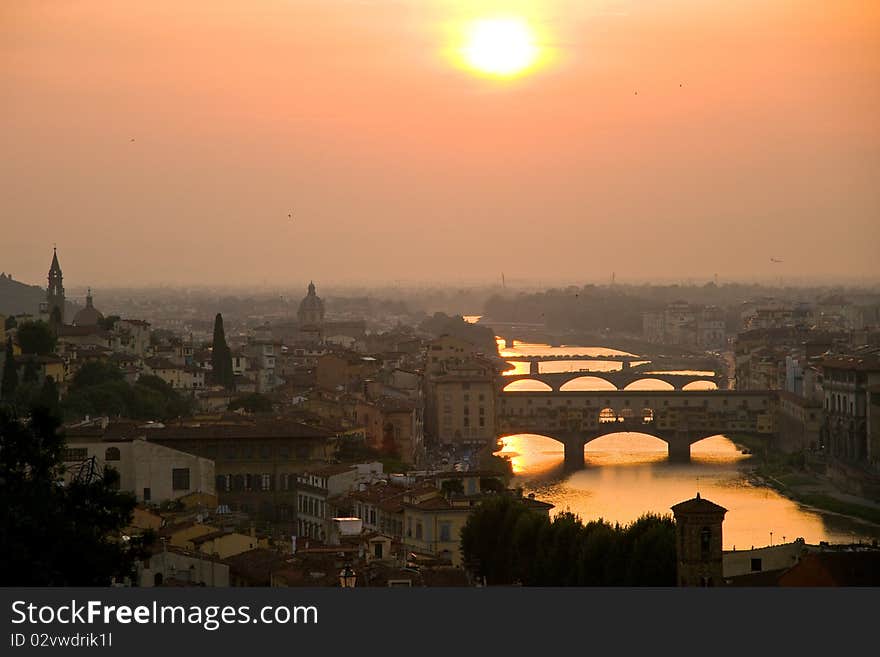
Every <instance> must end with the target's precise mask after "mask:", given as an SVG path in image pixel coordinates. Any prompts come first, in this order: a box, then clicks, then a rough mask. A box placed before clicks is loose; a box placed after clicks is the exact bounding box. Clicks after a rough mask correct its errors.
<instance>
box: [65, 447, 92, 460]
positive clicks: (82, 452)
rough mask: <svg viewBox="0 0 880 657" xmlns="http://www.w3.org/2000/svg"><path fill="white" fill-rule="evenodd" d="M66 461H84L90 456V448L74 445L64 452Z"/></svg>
mask: <svg viewBox="0 0 880 657" xmlns="http://www.w3.org/2000/svg"><path fill="white" fill-rule="evenodd" d="M63 455H64V456H63V458H64V460H65V461H84V460H86V459H87V458H88V457H89V450H87V449H86V448H85V447H72V448H68V449H65V450H64V452H63Z"/></svg>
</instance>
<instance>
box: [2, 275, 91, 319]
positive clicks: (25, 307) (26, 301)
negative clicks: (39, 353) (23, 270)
mask: <svg viewBox="0 0 880 657" xmlns="http://www.w3.org/2000/svg"><path fill="white" fill-rule="evenodd" d="M45 300H46V288H43V287H40V286H39V285H28V284H27V283H22V282H21V281H16V280H14V279H13V278H12V275H11V274H6V273H0V315H6V316H7V317H8V316H10V315H22V314H30V315H37V314H38V313H39V312H40V304H41V303H42V302H43V301H45ZM76 309H77V306H75V305H74V304H71V303H70V302H67V303H66V304H65V308H64V314H65V318H67V317H73V314H74V313H75V312H76ZM68 321H69V320H68Z"/></svg>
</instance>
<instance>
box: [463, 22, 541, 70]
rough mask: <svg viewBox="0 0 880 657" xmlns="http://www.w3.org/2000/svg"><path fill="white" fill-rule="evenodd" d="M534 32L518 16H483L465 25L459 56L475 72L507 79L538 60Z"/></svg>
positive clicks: (538, 49)
mask: <svg viewBox="0 0 880 657" xmlns="http://www.w3.org/2000/svg"><path fill="white" fill-rule="evenodd" d="M539 55H540V48H539V47H538V44H537V40H536V37H535V33H534V31H533V30H532V29H531V28H530V27H529V24H528V23H527V22H526V21H524V20H523V19H521V18H483V19H479V20H475V21H473V22H471V23H469V24H468V25H467V28H466V32H465V40H464V45H463V47H462V49H461V57H462V59H463V61H464V63H465V65H466V66H467V67H468V68H470V69H472V70H474V71H477V72H478V73H482V74H484V75H489V76H493V77H501V78H510V77H515V76H518V75H522V74H523V73H525V72H526V71H528V70H529V69H530V68H532V67H533V66H534V65H535V64H536V63H537V61H538V59H539Z"/></svg>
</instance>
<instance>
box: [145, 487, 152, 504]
mask: <svg viewBox="0 0 880 657" xmlns="http://www.w3.org/2000/svg"><path fill="white" fill-rule="evenodd" d="M151 496H152V491H151V490H150V489H149V488H144V502H149V501H150V497H151Z"/></svg>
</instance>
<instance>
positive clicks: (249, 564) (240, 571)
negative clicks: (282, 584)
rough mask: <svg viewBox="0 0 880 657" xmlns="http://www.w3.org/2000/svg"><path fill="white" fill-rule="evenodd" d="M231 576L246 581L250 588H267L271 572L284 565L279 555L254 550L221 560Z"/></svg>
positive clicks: (269, 551)
mask: <svg viewBox="0 0 880 657" xmlns="http://www.w3.org/2000/svg"><path fill="white" fill-rule="evenodd" d="M223 562H224V563H226V564H227V565H228V566H229V570H230V572H231V573H232V574H235V575H237V576H239V577H241V578H242V579H244V580H247V582H248V584H250V585H252V586H268V585H269V581H270V579H271V575H272V571H273V570H277V569H279V568H280V567H281V566H282V565H283V564H284V557H283V556H282V555H281V553H279V552H276V551H274V550H270V549H268V548H254V549H253V550H248V551H247V552H242V553H241V554H236V555H233V556H231V557H227V558H226V559H224V560H223Z"/></svg>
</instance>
